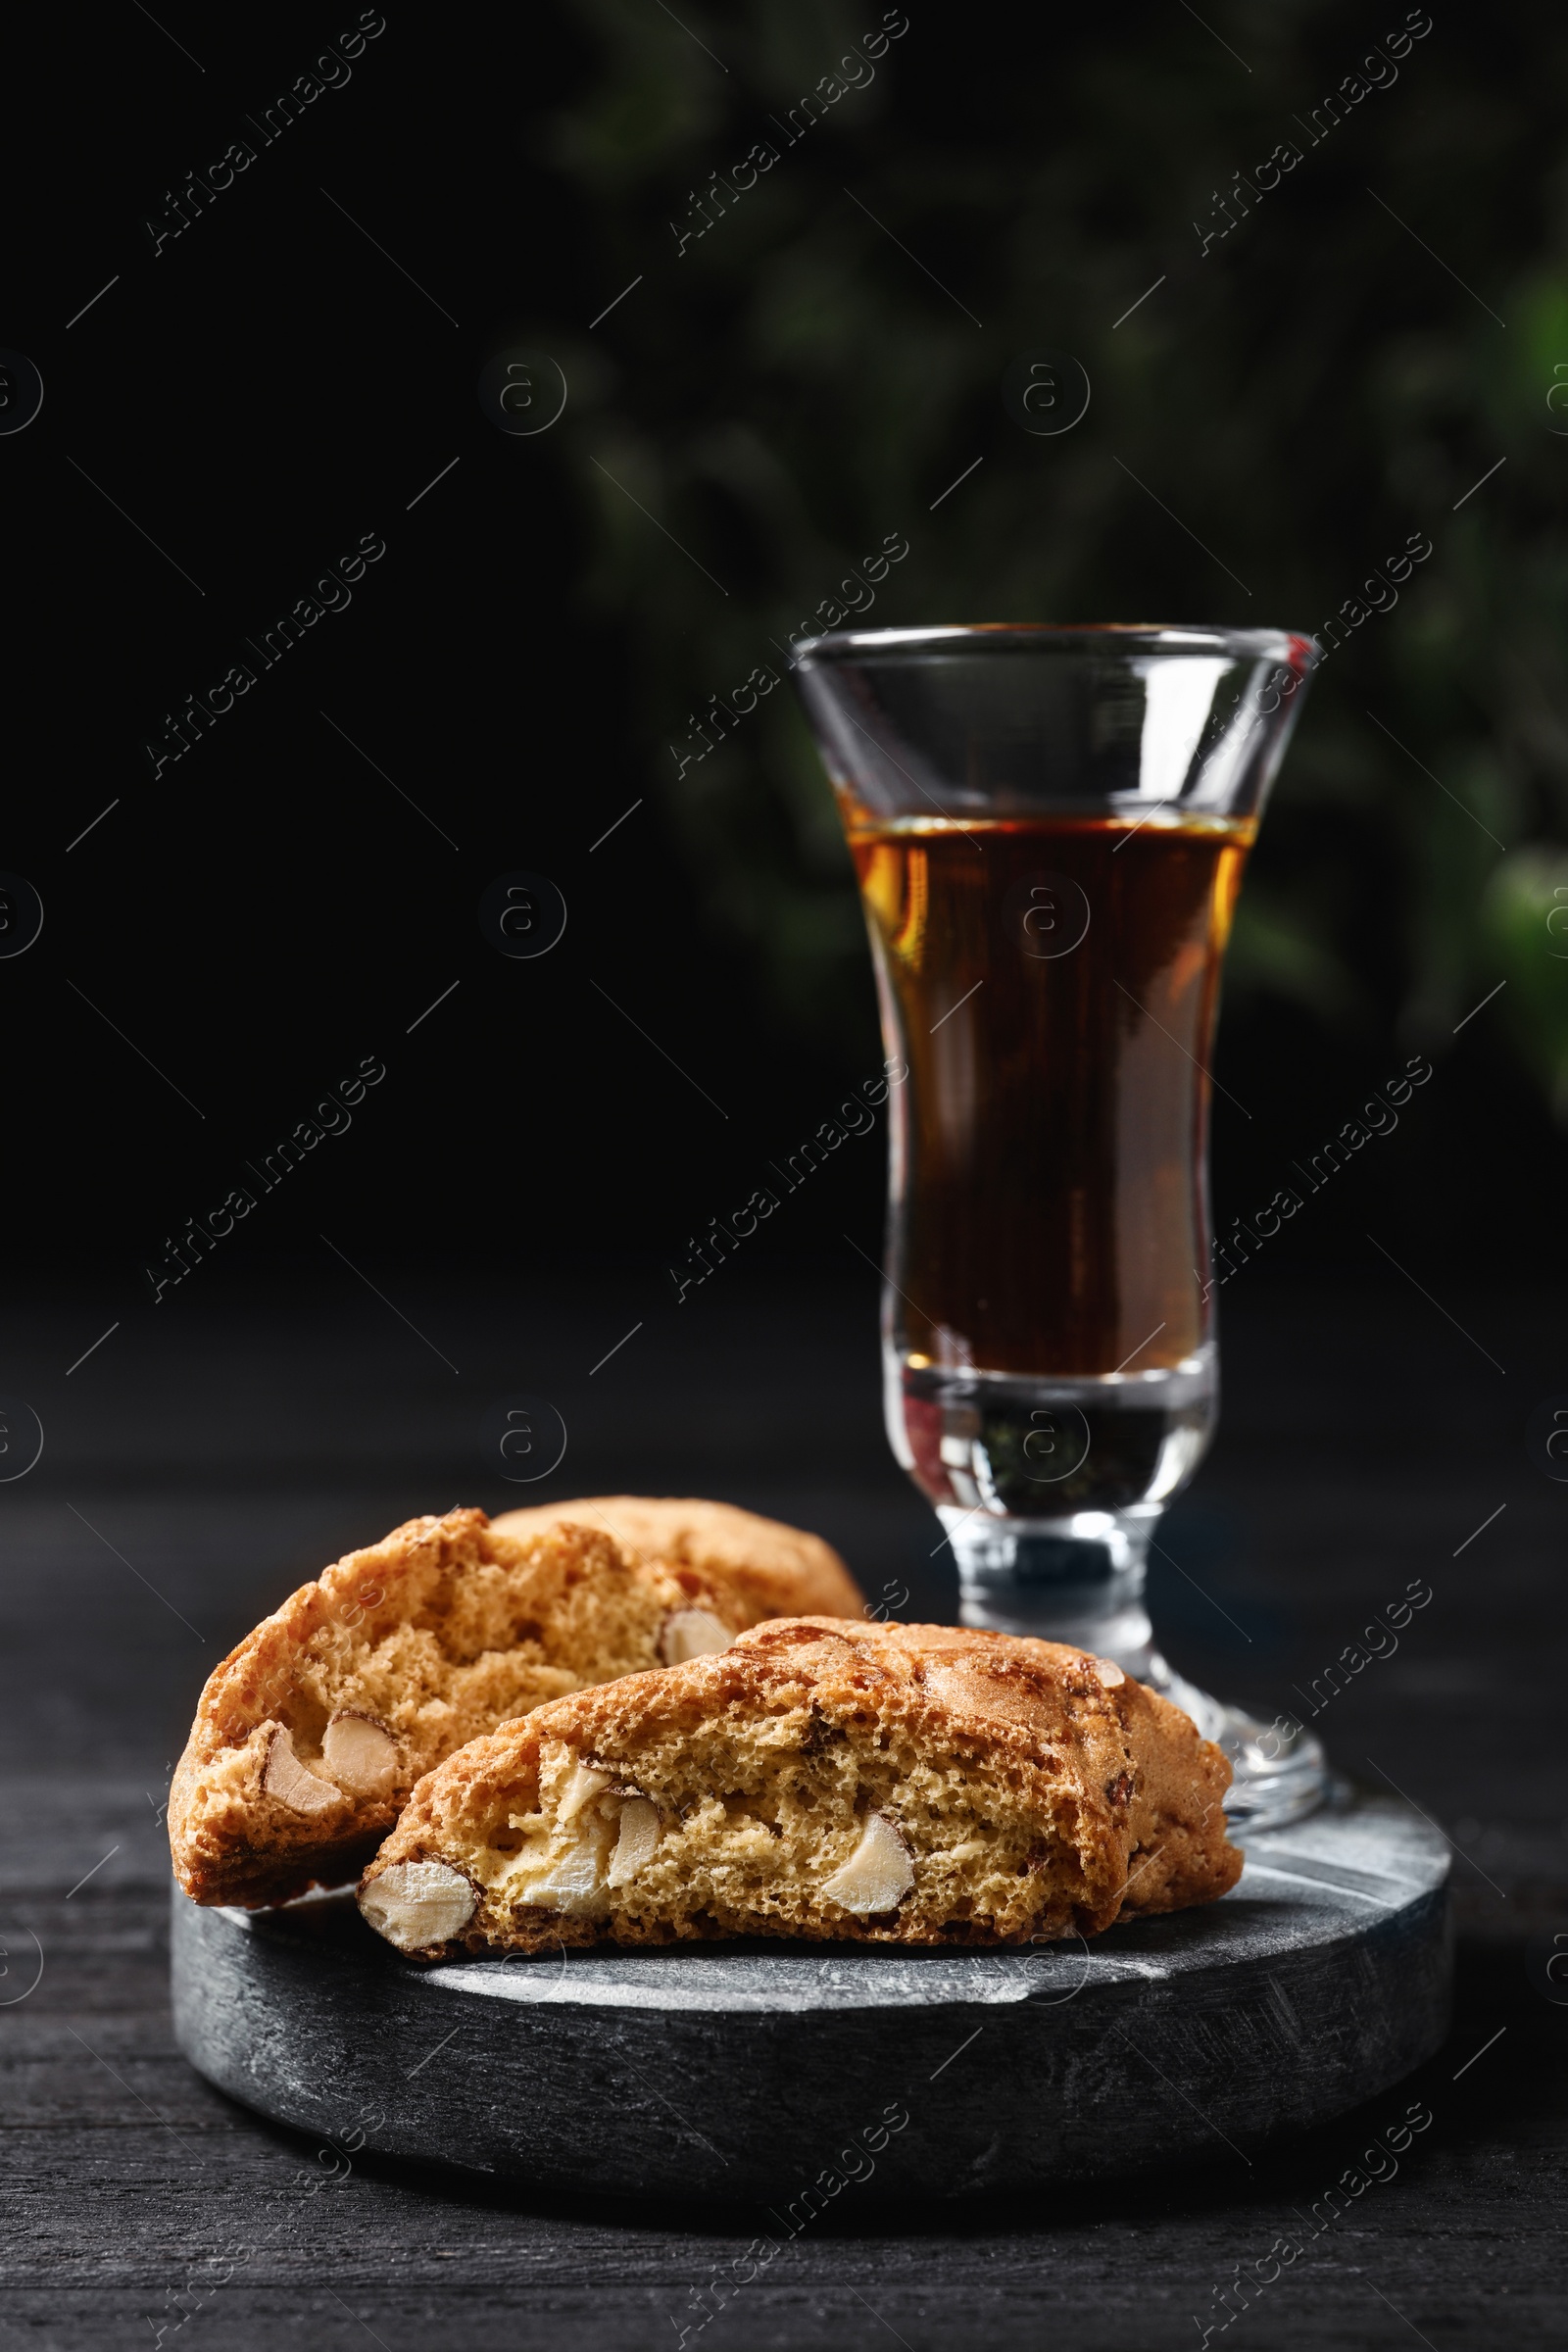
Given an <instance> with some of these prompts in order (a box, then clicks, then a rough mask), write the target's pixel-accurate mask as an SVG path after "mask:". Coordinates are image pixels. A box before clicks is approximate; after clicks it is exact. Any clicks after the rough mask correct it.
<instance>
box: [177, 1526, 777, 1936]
mask: <svg viewBox="0 0 1568 2352" xmlns="http://www.w3.org/2000/svg"><path fill="white" fill-rule="evenodd" d="M756 1615H757V1611H756V1610H755V1608H753V1607H752V1605H751V1604H750V1603H749V1601H748V1600H747V1599H746V1598H745V1596H744V1595H743V1594H742V1593H739V1592H738V1591H737V1590H736V1589H735V1588H734V1587H733V1586H730V1585H727V1584H724V1583H721V1582H719V1581H718V1580H716V1579H712V1578H709V1577H705V1576H703V1575H702V1574H701V1573H700V1572H699V1571H697V1570H695V1569H691V1568H663V1567H659V1566H651V1565H649V1564H647V1563H645V1562H643V1561H640V1560H635V1559H632V1558H630V1557H628V1556H627V1555H626V1554H625V1553H624V1552H623V1551H622V1550H621V1549H620V1548H619V1546H618V1545H617V1544H613V1542H612V1541H611V1539H610V1538H609V1536H607V1535H606V1534H604V1532H603V1531H602V1530H601V1529H599V1528H597V1527H587V1528H584V1527H574V1526H571V1525H569V1524H563V1525H555V1526H551V1527H547V1528H545V1529H543V1530H542V1531H540V1532H538V1533H536V1534H531V1535H525V1536H522V1537H515V1536H511V1537H509V1536H506V1535H503V1534H501V1533H499V1532H498V1531H497V1530H496V1529H495V1528H493V1527H491V1526H490V1524H489V1522H488V1521H487V1519H486V1517H485V1515H484V1513H483V1511H475V1510H459V1511H449V1512H448V1513H447V1514H446V1516H445V1517H444V1518H440V1519H435V1518H429V1519H411V1520H410V1521H409V1522H408V1523H407V1525H406V1526H403V1527H400V1528H396V1529H395V1530H394V1531H393V1533H392V1534H391V1535H390V1536H388V1537H387V1538H386V1541H385V1542H384V1543H381V1544H371V1545H370V1546H369V1548H368V1550H365V1551H354V1552H350V1553H349V1555H348V1557H347V1558H346V1559H343V1560H339V1561H338V1563H337V1565H336V1566H335V1567H333V1568H328V1569H326V1570H325V1571H324V1572H323V1573H322V1575H321V1576H320V1578H319V1580H318V1582H317V1583H315V1584H312V1585H303V1586H302V1587H301V1588H300V1590H299V1591H298V1592H297V1593H293V1594H292V1595H291V1596H290V1598H289V1599H287V1600H286V1601H285V1602H284V1603H283V1605H282V1607H281V1608H280V1609H278V1610H277V1611H275V1613H274V1614H273V1615H272V1616H270V1617H268V1618H264V1620H263V1621H262V1623H261V1624H260V1625H259V1626H258V1627H257V1628H256V1630H255V1632H254V1633H252V1634H248V1635H247V1636H246V1638H245V1640H244V1641H243V1642H241V1643H240V1645H239V1647H238V1648H237V1649H235V1650H233V1651H231V1652H230V1654H229V1655H228V1657H226V1658H225V1659H224V1660H223V1662H222V1664H221V1666H220V1667H219V1668H218V1669H217V1671H216V1672H215V1673H214V1674H213V1675H212V1677H211V1679H210V1680H209V1682H208V1684H207V1688H206V1690H205V1691H203V1692H202V1696H201V1703H200V1705H199V1706H198V1708H197V1710H196V1721H195V1723H194V1725H193V1726H192V1728H191V1735H190V1739H189V1740H188V1741H187V1743H186V1747H185V1752H184V1754H183V1755H182V1756H181V1758H180V1760H179V1764H178V1766H177V1767H176V1769H175V1773H174V1778H173V1785H172V1789H171V1791H170V1801H169V1834H170V1845H171V1849H172V1854H173V1861H174V1875H175V1877H176V1878H177V1879H178V1881H179V1883H180V1885H181V1887H184V1889H185V1892H186V1893H187V1894H189V1895H191V1896H192V1897H193V1898H194V1899H195V1900H196V1901H197V1902H199V1903H252V1904H257V1903H277V1902H283V1901H286V1900H287V1899H288V1897H289V1896H291V1895H293V1894H297V1893H299V1892H301V1891H303V1890H304V1889H305V1888H306V1887H310V1886H312V1885H313V1884H322V1885H336V1884H341V1883H342V1882H343V1881H345V1880H351V1879H353V1878H354V1877H355V1876H356V1874H357V1873H358V1872H359V1870H360V1869H361V1868H362V1867H363V1865H364V1863H365V1861H366V1860H367V1859H368V1856H369V1855H370V1854H371V1853H372V1852H373V1851H374V1849H375V1846H376V1845H377V1843H378V1842H379V1840H380V1839H381V1838H384V1837H385V1835H386V1833H387V1831H388V1830H389V1829H390V1828H391V1827H392V1824H393V1823H394V1822H395V1821H396V1819H397V1817H398V1814H399V1812H400V1811H401V1809H402V1807H403V1805H404V1804H405V1803H406V1802H407V1800H408V1796H409V1792H410V1790H411V1789H413V1788H414V1786H415V1783H416V1782H417V1781H418V1780H419V1779H420V1777H421V1776H422V1775H423V1774H425V1773H427V1772H429V1771H430V1770H431V1769H432V1767H433V1766H435V1765H437V1764H439V1763H440V1762H441V1761H442V1759H443V1758H444V1757H446V1756H449V1755H451V1753H452V1752H453V1750H454V1749H455V1748H459V1747H462V1746H463V1745H464V1744H465V1742H466V1741H467V1740H472V1739H473V1738H474V1737H475V1736H476V1735H477V1734H478V1733H481V1732H489V1731H493V1730H494V1729H495V1727H496V1725H497V1724H499V1723H504V1722H506V1721H507V1720H508V1719H509V1718H511V1717H514V1716H518V1715H524V1714H526V1713H527V1711H528V1710H529V1708H531V1707H537V1706H540V1705H542V1704H543V1703H544V1702H545V1701H546V1700H548V1699H556V1698H560V1697H562V1696H563V1695H564V1693H565V1692H567V1691H577V1690H580V1689H582V1688H583V1687H584V1686H585V1685H588V1684H593V1683H602V1682H608V1681H609V1680H610V1679H611V1678H612V1677H613V1676H615V1675H624V1674H635V1673H638V1672H640V1671H642V1670H644V1669H647V1668H651V1667H657V1666H660V1665H662V1664H666V1663H670V1662H674V1661H678V1660H681V1659H686V1658H691V1657H695V1656H698V1655H701V1654H702V1653H704V1652H707V1651H711V1650H714V1649H716V1648H719V1647H721V1646H722V1645H723V1644H724V1643H725V1642H728V1641H730V1640H731V1638H732V1637H733V1635H734V1634H736V1633H737V1632H738V1631H739V1630H740V1629H741V1627H743V1626H745V1625H749V1624H751V1623H752V1622H754V1620H755V1618H756Z"/></svg>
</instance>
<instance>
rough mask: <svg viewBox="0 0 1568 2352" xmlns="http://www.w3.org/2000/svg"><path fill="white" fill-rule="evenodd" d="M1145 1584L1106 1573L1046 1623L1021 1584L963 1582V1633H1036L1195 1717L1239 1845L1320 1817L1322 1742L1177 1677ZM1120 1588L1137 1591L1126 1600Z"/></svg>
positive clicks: (1062, 1596)
mask: <svg viewBox="0 0 1568 2352" xmlns="http://www.w3.org/2000/svg"><path fill="white" fill-rule="evenodd" d="M944 1516H946V1514H944ZM955 1548H958V1546H957V1545H956V1546H955ZM968 1565H971V1563H970V1562H965V1561H963V1560H962V1556H961V1552H960V1570H961V1567H963V1566H968ZM1141 1582H1142V1579H1141V1577H1139V1578H1138V1579H1137V1583H1134V1582H1133V1580H1132V1578H1131V1576H1130V1575H1129V1572H1128V1571H1127V1570H1125V1569H1123V1570H1122V1572H1121V1575H1120V1576H1119V1577H1118V1576H1117V1575H1115V1574H1114V1573H1112V1574H1110V1575H1107V1576H1106V1578H1105V1579H1104V1581H1103V1584H1102V1585H1101V1587H1100V1589H1099V1590H1098V1591H1095V1590H1094V1589H1093V1588H1078V1589H1076V1590H1074V1589H1072V1588H1069V1590H1068V1593H1061V1592H1058V1593H1057V1594H1056V1595H1055V1597H1056V1599H1057V1601H1058V1608H1057V1609H1056V1610H1054V1611H1053V1612H1052V1614H1051V1615H1050V1616H1049V1617H1047V1618H1042V1617H1037V1616H1034V1615H1032V1614H1031V1615H1029V1616H1025V1615H1023V1614H1021V1613H1020V1611H1019V1607H1018V1603H1019V1600H1020V1598H1021V1597H1022V1596H1023V1593H1021V1592H1020V1590H1019V1588H1018V1587H1017V1586H1016V1585H1014V1586H1013V1587H1012V1588H1011V1590H1009V1589H1008V1587H1007V1586H1006V1585H1005V1583H1003V1582H1001V1581H1000V1580H998V1581H997V1582H995V1583H993V1584H991V1586H990V1588H989V1590H988V1588H987V1585H986V1583H985V1582H982V1581H981V1580H980V1579H978V1578H972V1577H971V1576H965V1577H964V1578H963V1584H964V1592H963V1598H962V1601H961V1603H960V1605H959V1610H958V1615H959V1618H960V1621H961V1622H962V1623H963V1624H964V1625H976V1626H986V1627H988V1628H989V1629H990V1630H991V1631H992V1632H994V1633H1000V1634H1028V1635H1033V1636H1034V1637H1035V1639H1036V1640H1037V1641H1042V1642H1067V1643H1068V1644H1069V1645H1070V1646H1072V1647H1073V1648H1076V1649H1089V1650H1093V1651H1094V1652H1095V1654H1096V1655H1097V1656H1098V1657H1103V1658H1114V1660H1115V1662H1116V1664H1117V1665H1118V1666H1119V1667H1120V1668H1121V1669H1122V1672H1123V1673H1124V1674H1129V1675H1131V1676H1132V1677H1133V1679H1134V1680H1135V1681H1136V1682H1140V1683H1147V1684H1148V1685H1149V1688H1150V1689H1151V1690H1152V1691H1158V1692H1159V1695H1160V1697H1161V1698H1168V1699H1169V1700H1170V1702H1171V1704H1172V1706H1177V1707H1180V1708H1181V1710H1182V1713H1183V1714H1184V1715H1190V1716H1191V1717H1192V1719H1193V1721H1194V1723H1196V1724H1197V1726H1198V1728H1199V1730H1200V1731H1201V1734H1202V1735H1203V1738H1204V1739H1205V1740H1213V1742H1214V1745H1215V1746H1216V1747H1217V1748H1218V1749H1219V1750H1220V1752H1221V1753H1222V1755H1224V1756H1225V1757H1226V1759H1227V1760H1228V1762H1229V1764H1230V1768H1231V1776H1232V1777H1231V1785H1230V1787H1229V1789H1227V1790H1226V1791H1225V1819H1226V1823H1227V1825H1228V1828H1229V1832H1230V1836H1231V1838H1232V1839H1233V1841H1234V1842H1236V1843H1238V1844H1240V1843H1242V1842H1244V1841H1245V1839H1246V1838H1247V1837H1248V1836H1249V1835H1252V1836H1256V1835H1257V1834H1259V1833H1260V1832H1262V1831H1265V1830H1281V1829H1284V1827H1285V1826H1286V1824H1287V1823H1288V1822H1292V1821H1300V1820H1301V1819H1302V1818H1303V1816H1304V1815H1306V1814H1308V1813H1312V1812H1315V1811H1316V1809H1317V1807H1318V1806H1319V1805H1320V1804H1322V1802H1323V1801H1324V1799H1325V1797H1326V1796H1327V1795H1328V1793H1329V1789H1330V1786H1331V1778H1332V1776H1331V1774H1330V1771H1329V1765H1328V1759H1327V1757H1326V1756H1325V1755H1324V1753H1323V1743H1322V1741H1321V1740H1318V1739H1317V1738H1316V1737H1315V1736H1314V1735H1313V1734H1312V1733H1311V1732H1309V1731H1307V1730H1305V1729H1304V1728H1303V1727H1302V1726H1301V1725H1300V1724H1298V1723H1296V1722H1294V1721H1291V1720H1290V1719H1288V1718H1281V1719H1280V1720H1279V1721H1278V1722H1277V1723H1275V1724H1273V1725H1269V1724H1264V1723H1260V1722H1259V1721H1258V1719H1257V1717H1256V1716H1255V1715H1250V1714H1249V1713H1248V1712H1247V1710H1246V1708H1245V1707H1238V1706H1233V1705H1231V1704H1230V1703H1229V1701H1228V1700H1225V1699H1221V1698H1215V1697H1213V1696H1212V1695H1211V1694H1210V1692H1208V1691H1203V1690H1201V1689H1200V1687H1199V1686H1198V1684H1197V1683H1191V1682H1189V1681H1188V1679H1187V1677H1186V1676H1185V1675H1184V1674H1178V1673H1177V1672H1176V1670H1175V1668H1174V1667H1173V1666H1171V1665H1170V1664H1169V1662H1168V1661H1167V1660H1166V1659H1165V1658H1164V1657H1163V1656H1161V1654H1160V1652H1159V1651H1158V1650H1157V1649H1156V1648H1155V1647H1154V1645H1153V1627H1152V1625H1151V1623H1150V1619H1149V1612H1148V1610H1147V1609H1146V1608H1145V1607H1144V1605H1143V1602H1142V1600H1141V1599H1140V1598H1139V1597H1138V1592H1137V1584H1140V1583H1141ZM1118 1584H1126V1585H1130V1586H1131V1589H1130V1590H1126V1591H1124V1592H1121V1593H1118V1592H1117V1591H1116V1587H1117V1585H1118ZM1027 1591H1028V1588H1027V1587H1025V1588H1023V1592H1027ZM1069 1593H1070V1597H1069ZM1062 1600H1066V1602H1067V1606H1066V1607H1065V1608H1061V1607H1060V1606H1059V1603H1060V1602H1061V1601H1062ZM1074 1601H1076V1602H1077V1604H1078V1605H1077V1607H1076V1608H1074V1606H1073V1602H1074ZM1009 1603H1010V1604H1011V1605H1010V1606H1009ZM1118 1603H1119V1605H1118Z"/></svg>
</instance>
